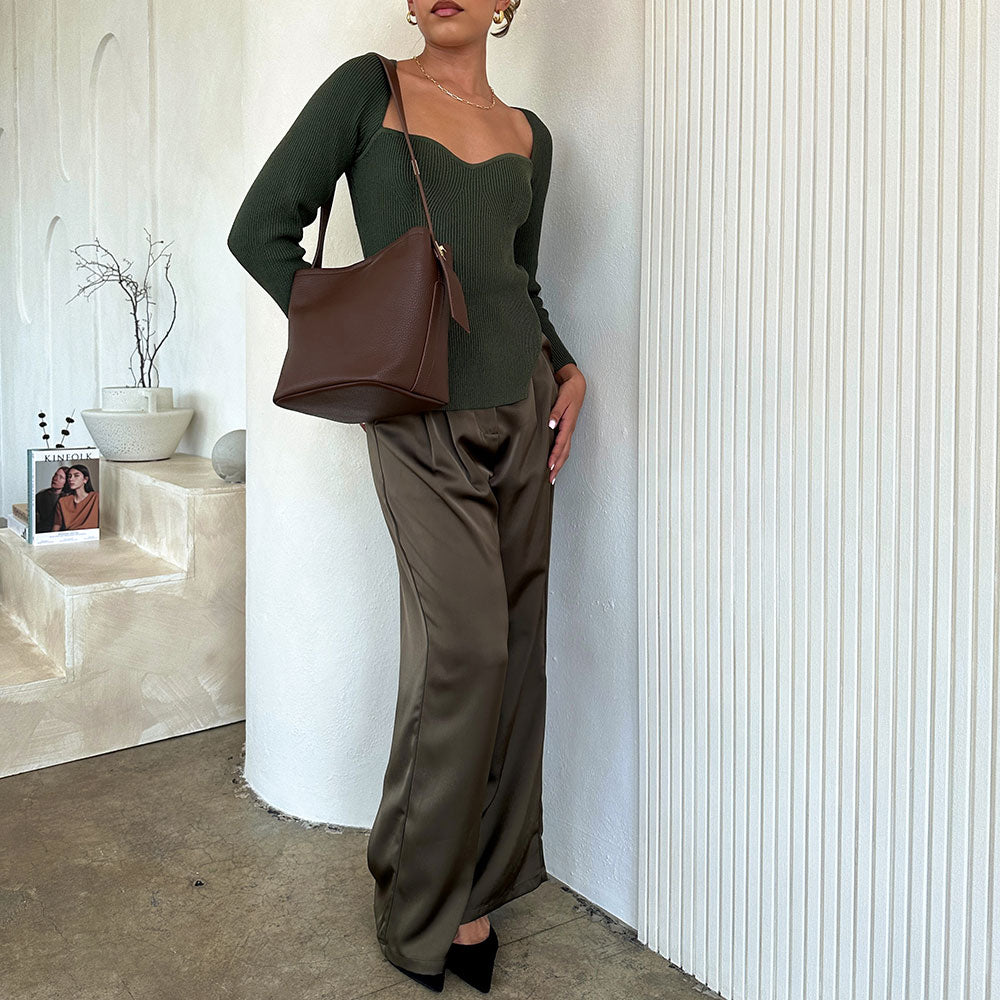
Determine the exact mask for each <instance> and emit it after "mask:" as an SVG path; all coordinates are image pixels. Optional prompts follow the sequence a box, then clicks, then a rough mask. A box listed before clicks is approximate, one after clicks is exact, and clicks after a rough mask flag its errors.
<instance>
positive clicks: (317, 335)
mask: <svg viewBox="0 0 1000 1000" xmlns="http://www.w3.org/2000/svg"><path fill="white" fill-rule="evenodd" d="M379 59H381V60H382V65H383V66H384V67H385V71H386V74H387V76H388V77H389V86H390V88H391V90H392V96H393V98H394V99H395V101H396V108H397V110H398V111H399V120H400V123H401V124H402V126H403V135H404V136H405V137H406V145H407V148H408V149H409V151H410V161H411V164H412V167H413V174H414V176H415V177H416V180H417V188H418V190H419V192H420V200H421V201H422V202H423V207H424V214H425V215H426V217H427V225H426V226H414V227H413V228H412V229H409V230H407V231H406V232H405V233H403V235H402V236H400V237H399V238H398V239H396V240H394V241H393V242H392V243H390V244H388V246H385V247H383V248H382V249H381V250H379V251H378V252H377V253H374V254H372V255H371V256H370V257H366V258H365V259H364V260H361V261H358V262H357V263H356V264H350V265H348V266H346V267H323V266H322V264H323V239H324V237H325V236H326V227H327V223H328V222H329V220H330V209H331V207H332V205H333V194H332V193H331V194H330V198H329V199H328V200H327V202H326V203H325V204H324V205H323V207H322V212H321V215H320V223H319V242H318V244H317V246H316V255H315V257H314V259H313V262H312V266H311V267H301V268H299V270H298V271H296V272H295V276H294V278H293V280H292V292H291V298H290V300H289V307H288V349H287V352H286V354H285V360H284V364H283V365H282V368H281V374H280V376H279V378H278V384H277V387H276V389H275V391H274V402H275V403H276V404H277V405H278V406H281V407H284V408H285V409H289V410H298V411H299V412H301V413H309V414H312V415H313V416H317V417H322V418H324V419H326V420H337V421H341V422H343V423H360V422H363V421H369V420H378V419H379V418H381V417H390V416H396V415H398V414H402V413H411V412H414V413H415V412H420V411H423V410H433V409H437V408H439V407H441V406H443V405H445V404H446V403H447V402H448V326H449V319H450V318H454V320H455V322H456V323H458V325H459V326H461V327H462V328H463V329H464V330H465V331H466V332H469V318H468V314H467V312H466V307H465V297H464V295H463V294H462V286H461V284H460V283H459V280H458V276H457V275H456V274H455V272H454V270H453V268H452V253H451V247H450V246H449V245H448V244H447V243H444V244H441V243H438V242H437V240H436V239H435V238H434V229H433V227H432V226H431V215H430V210H429V209H428V207H427V197H426V195H425V194H424V185H423V182H422V181H421V179H420V169H419V167H418V166H417V158H416V156H415V155H414V152H413V144H412V143H411V142H410V133H409V130H408V129H407V127H406V116H405V114H404V113H403V99H402V96H401V94H400V90H399V77H398V75H397V72H396V66H395V64H394V63H393V62H392V61H391V60H389V59H386V57H385V56H382V55H379Z"/></svg>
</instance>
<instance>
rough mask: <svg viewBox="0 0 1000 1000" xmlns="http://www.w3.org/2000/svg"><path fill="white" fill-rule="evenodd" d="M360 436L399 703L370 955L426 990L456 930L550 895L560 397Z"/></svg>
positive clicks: (379, 425) (536, 385)
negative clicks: (390, 580) (555, 461)
mask: <svg viewBox="0 0 1000 1000" xmlns="http://www.w3.org/2000/svg"><path fill="white" fill-rule="evenodd" d="M550 350H551V347H550V344H549V342H548V340H547V339H545V338H544V337H543V342H542V350H541V352H540V353H539V356H538V361H537V363H536V366H535V371H534V373H533V375H532V379H531V387H530V390H529V393H528V396H527V398H525V399H523V400H520V401H518V402H516V403H510V404H507V405H503V406H495V407H486V408H483V409H468V410H432V411H429V412H426V413H413V414H404V415H402V416H399V417H391V418H387V419H385V420H377V421H374V422H370V423H368V424H366V434H367V436H368V452H369V457H370V459H371V465H372V476H373V479H374V482H375V488H376V492H377V493H378V497H379V502H380V504H381V507H382V512H383V514H384V515H385V520H386V524H387V525H388V528H389V532H390V535H391V536H392V541H393V544H394V546H395V549H396V557H397V563H398V566H399V586H400V664H399V689H398V697H397V704H396V712H395V721H394V726H393V733H392V741H391V748H390V752H389V762H388V765H387V767H386V771H385V779H384V782H383V789H382V800H381V803H380V805H379V808H378V811H377V814H376V816H375V820H374V825H373V827H372V832H371V835H370V837H369V841H368V850H367V860H368V868H369V871H370V872H371V873H372V875H373V876H374V879H375V903H374V912H375V929H376V935H377V938H378V941H379V944H380V946H381V948H382V951H383V954H384V955H385V957H386V958H388V959H389V960H390V961H392V962H395V963H396V964H397V965H399V966H402V967H403V968H406V969H410V970H411V971H413V972H423V973H432V974H433V973H438V972H441V971H442V970H443V969H444V960H445V955H446V953H447V951H448V947H449V945H450V944H451V942H452V939H453V938H454V936H455V933H456V931H457V930H458V926H459V924H462V923H467V922H468V921H470V920H475V919H476V918H477V917H479V916H482V915H484V914H486V913H489V912H490V911H491V910H494V909H496V908H497V907H499V906H501V905H502V904H503V903H506V902H508V901H509V900H511V899H514V898H516V897H517V896H521V895H523V894H524V893H526V892H529V891H531V890H532V889H534V888H536V887H537V886H538V885H540V884H541V883H542V882H543V881H545V879H546V877H547V876H546V873H545V859H544V856H543V852H542V801H541V796H542V745H543V736H544V729H545V692H546V682H545V640H546V610H547V595H548V578H549V549H550V537H551V526H552V500H553V493H554V489H555V488H554V486H552V484H551V483H550V482H549V475H550V473H549V470H548V464H547V460H548V455H549V452H550V450H551V447H552V443H553V440H554V435H555V432H554V431H553V430H551V429H550V428H549V426H548V418H549V411H550V410H551V408H552V405H553V404H554V402H555V399H556V395H557V391H558V385H557V382H556V379H555V376H554V374H553V372H552V367H551V362H550V356H551V355H550Z"/></svg>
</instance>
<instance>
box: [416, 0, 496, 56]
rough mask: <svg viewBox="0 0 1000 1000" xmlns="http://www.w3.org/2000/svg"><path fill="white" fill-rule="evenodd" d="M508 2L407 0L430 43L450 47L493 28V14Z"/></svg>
mask: <svg viewBox="0 0 1000 1000" xmlns="http://www.w3.org/2000/svg"><path fill="white" fill-rule="evenodd" d="M507 2H508V0H409V8H410V10H412V11H413V13H414V14H415V15H416V17H417V26H418V27H419V28H420V30H421V31H422V32H423V34H424V37H425V38H426V39H427V40H428V41H429V42H435V43H437V44H439V45H447V46H451V45H461V44H463V43H465V42H471V41H474V40H476V39H478V38H482V37H483V35H485V34H486V33H487V32H488V31H489V30H490V28H491V27H493V12H494V11H495V10H503V9H504V7H506V6H507ZM435 7H436V8H437V10H435V9H434V8H435Z"/></svg>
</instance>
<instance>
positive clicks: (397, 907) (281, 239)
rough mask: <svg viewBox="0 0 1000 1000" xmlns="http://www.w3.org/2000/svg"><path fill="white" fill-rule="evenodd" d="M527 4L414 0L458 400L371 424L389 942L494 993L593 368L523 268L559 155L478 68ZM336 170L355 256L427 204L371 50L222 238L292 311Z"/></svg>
mask: <svg viewBox="0 0 1000 1000" xmlns="http://www.w3.org/2000/svg"><path fill="white" fill-rule="evenodd" d="M519 3H520V0H461V2H460V4H459V0H408V9H407V12H406V18H407V21H408V22H409V23H410V24H412V25H414V26H415V27H417V28H418V29H419V30H420V32H421V34H422V35H423V38H424V47H423V50H422V51H421V53H420V55H419V56H416V57H414V58H412V59H403V60H393V61H394V62H395V64H396V66H397V70H398V74H399V82H400V90H401V92H402V98H403V107H404V110H405V114H406V121H407V126H408V129H409V131H410V134H411V138H412V140H413V145H414V150H415V153H416V156H417V161H418V163H419V165H420V176H421V179H422V180H423V184H424V188H425V191H426V195H427V200H428V203H429V206H430V211H431V218H432V220H433V223H434V231H435V235H436V237H437V238H438V240H439V241H440V242H443V243H449V244H450V245H451V247H452V254H453V263H454V268H455V272H456V274H457V275H458V278H459V280H460V282H461V284H462V289H463V293H464V296H465V300H466V305H467V308H468V315H469V323H470V327H471V331H472V332H471V335H470V334H469V333H467V332H466V331H465V330H463V329H462V328H460V327H458V325H457V324H455V323H454V322H452V323H451V327H450V329H449V344H448V382H449V401H448V403H447V404H446V406H444V407H443V408H441V409H438V410H433V411H429V412H424V413H413V414H404V415H402V416H398V417H392V418H387V419H382V420H376V421H373V422H369V423H368V424H367V425H366V424H362V427H363V428H364V430H365V433H366V435H367V438H368V453H369V458H370V461H371V468H372V475H373V479H374V483H375V487H376V491H377V493H378V497H379V502H380V504H381V507H382V511H383V514H384V516H385V520H386V524H387V526H388V528H389V531H390V534H391V537H392V541H393V544H394V546H395V549H396V555H397V562H398V566H399V579H400V608H401V635H400V674H399V691H398V701H397V707H396V715H395V724H394V728H393V736H392V744H391V750H390V756H389V762H388V766H387V768H386V772H385V780H384V783H383V789H382V801H381V803H380V806H379V809H378V812H377V814H376V817H375V821H374V824H373V827H372V832H371V836H370V838H369V842H368V851H367V855H368V858H367V860H368V867H369V870H370V871H371V873H372V875H373V876H374V879H375V903H374V911H375V928H376V934H377V937H378V941H379V944H380V946H381V948H382V951H383V954H384V955H385V957H386V958H387V959H388V960H389V961H390V962H391V963H392V964H393V965H395V966H396V967H397V968H399V969H400V970H401V971H403V972H405V973H406V974H407V975H409V976H410V977H411V978H413V979H415V980H417V981H418V982H421V983H423V984H424V985H426V986H428V987H429V988H430V989H432V990H434V991H435V992H440V991H441V990H442V988H443V984H444V969H445V968H451V969H452V970H453V971H455V972H456V973H457V974H458V975H460V976H461V977H462V978H463V979H465V980H466V981H468V982H470V983H472V984H473V985H474V986H476V987H477V988H479V989H480V990H482V991H483V992H486V991H487V990H488V989H489V986H490V981H491V976H492V971H493V963H494V959H495V955H496V949H497V944H498V942H497V936H496V931H495V930H494V929H493V928H492V926H491V925H490V922H489V916H488V914H489V913H490V911H492V910H495V909H496V908H497V907H499V906H501V905H502V904H504V903H506V902H508V901H509V900H511V899H514V898H516V897H518V896H520V895H523V894H524V893H527V892H529V891H531V890H532V889H534V888H535V887H537V886H538V885H540V884H541V882H543V881H544V880H545V879H546V877H547V876H546V873H545V863H544V858H543V853H542V840H541V833H542V815H541V762H542V743H543V728H544V721H545V638H546V628H545V624H546V596H547V587H548V568H549V540H550V529H551V516H552V497H553V489H552V486H553V484H554V483H555V479H556V476H557V474H558V472H559V470H560V468H561V467H562V466H563V464H564V463H565V461H566V459H567V457H568V456H569V452H570V439H571V437H572V434H573V429H574V427H575V425H576V421H577V417H578V415H579V412H580V408H581V405H582V403H583V398H584V394H585V391H586V381H585V379H584V376H583V374H582V373H581V372H580V370H579V368H578V367H577V366H576V364H575V361H574V359H573V357H572V355H571V354H570V352H569V351H568V350H567V348H566V347H565V345H564V344H563V343H562V341H561V340H560V339H559V337H558V335H557V333H556V331H555V329H554V327H553V325H552V322H551V321H550V319H549V316H548V313H547V311H546V309H545V307H544V306H543V304H542V299H541V297H540V294H539V292H540V288H539V285H538V282H537V280H536V277H535V271H536V267H537V263H538V246H539V237H540V233H541V223H542V211H543V206H544V202H545V195H546V191H547V188H548V182H549V173H550V168H551V162H552V138H551V135H550V133H549V131H548V129H547V128H546V126H545V125H544V123H543V122H542V121H541V119H539V118H538V116H537V115H535V114H534V112H531V111H528V110H526V109H523V108H516V107H511V106H508V105H506V104H504V103H503V102H502V101H500V100H499V99H498V98H497V97H496V95H495V94H494V93H493V89H492V87H490V85H489V83H488V81H487V78H486V37H487V35H488V34H489V33H490V26H491V24H499V25H503V27H502V30H501V31H500V32H498V34H499V35H503V34H506V33H507V31H508V29H509V27H510V24H511V22H512V20H513V17H514V12H515V10H516V8H517V7H518V5H519ZM345 173H346V175H347V179H348V185H349V187H350V191H351V200H352V204H353V208H354V217H355V221H356V222H357V225H358V233H359V237H360V240H361V244H362V249H363V252H364V255H365V256H366V257H367V256H369V255H371V254H373V253H375V252H376V251H378V250H380V249H381V248H382V247H384V246H387V245H388V244H389V243H391V242H392V241H393V240H395V239H396V238H397V237H399V236H400V235H402V233H404V232H406V231H407V230H408V229H410V228H411V227H413V226H417V225H424V224H425V221H426V220H425V219H424V217H423V213H422V206H421V202H420V199H419V195H418V193H417V187H416V181H415V178H414V176H413V172H412V168H411V164H410V160H409V155H408V152H407V148H406V144H405V138H404V136H403V134H402V132H401V122H400V120H399V117H398V114H397V112H396V107H395V102H394V101H393V100H392V95H391V90H390V87H389V82H388V80H387V78H386V74H385V70H384V67H383V66H382V64H381V62H380V61H379V59H378V56H377V54H376V53H374V52H367V53H365V54H364V55H360V56H355V57H353V58H352V59H349V60H347V61H346V62H345V63H343V64H342V65H341V66H339V67H338V68H337V69H336V70H335V71H334V72H333V73H332V74H331V75H330V76H329V77H328V78H327V80H326V81H325V82H324V83H323V84H322V85H321V86H320V87H319V89H318V90H317V91H316V92H315V93H314V94H313V96H312V97H311V98H310V100H309V101H308V103H307V104H306V106H305V107H304V108H303V110H302V111H301V112H300V114H299V116H298V117H297V118H296V120H295V122H294V123H293V124H292V126H291V128H290V129H289V131H288V132H287V133H286V135H285V136H284V138H283V139H282V140H281V142H280V143H279V144H278V146H277V147H276V149H275V150H274V151H273V152H272V153H271V155H270V157H269V158H268V160H267V162H266V163H265V164H264V166H263V167H262V169H261V171H260V173H259V175H258V176H257V178H256V179H255V180H254V182H253V184H252V185H251V187H250V190H249V191H248V193H247V195H246V198H245V200H244V202H243V204H242V206H241V208H240V210H239V213H238V215H237V218H236V220H235V223H234V225H233V227H232V231H231V233H230V235H229V240H228V245H229V248H230V249H231V250H232V252H233V254H234V255H235V256H236V258H237V259H238V260H239V261H240V263H241V264H242V265H243V266H244V267H245V268H246V270H247V271H248V272H249V273H250V274H251V276H252V277H253V278H254V279H255V280H256V281H257V282H258V283H259V284H260V285H261V286H262V287H263V288H264V289H265V290H266V291H267V292H268V293H269V294H270V295H271V296H272V297H273V298H274V300H275V301H276V302H277V303H278V305H279V306H281V308H282V311H283V312H284V313H285V314H286V315H287V313H288V304H289V300H290V297H291V288H292V281H293V278H294V275H295V272H296V270H298V269H299V268H300V267H308V266H309V265H308V263H306V262H304V261H303V257H304V254H305V251H304V249H303V247H302V246H301V237H302V233H303V227H304V226H306V225H308V224H309V223H310V222H312V221H313V219H315V217H316V214H317V211H318V209H319V207H320V206H321V205H322V204H323V203H324V201H326V199H327V198H328V197H329V195H330V192H331V191H332V190H333V188H334V186H335V185H336V182H337V179H338V178H339V177H340V176H341V175H342V174H345Z"/></svg>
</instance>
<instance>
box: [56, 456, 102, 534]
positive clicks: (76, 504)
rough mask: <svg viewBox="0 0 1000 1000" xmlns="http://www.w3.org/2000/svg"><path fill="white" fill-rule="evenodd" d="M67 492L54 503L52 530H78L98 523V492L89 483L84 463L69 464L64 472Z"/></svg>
mask: <svg viewBox="0 0 1000 1000" xmlns="http://www.w3.org/2000/svg"><path fill="white" fill-rule="evenodd" d="M66 487H67V488H68V489H69V491H70V492H69V493H67V494H66V495H65V496H62V497H60V498H59V502H58V503H57V504H56V513H55V520H54V521H53V524H52V530H53V531H79V530H81V529H83V528H97V527H99V525H100V521H99V516H98V511H99V506H98V505H99V502H100V494H98V492H97V490H95V489H94V487H93V486H91V485H90V470H89V469H88V468H87V466H85V465H71V466H70V467H69V470H68V471H67V473H66Z"/></svg>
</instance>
